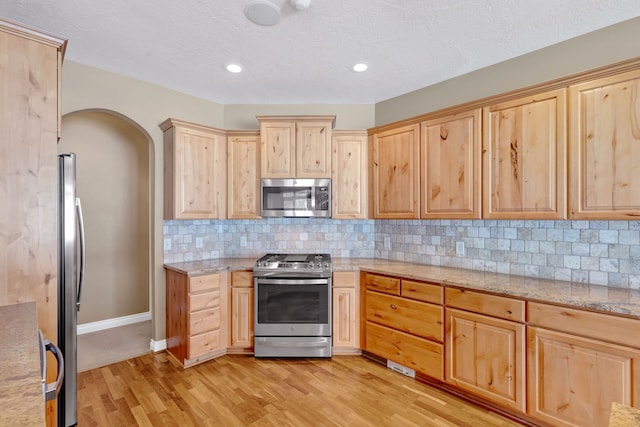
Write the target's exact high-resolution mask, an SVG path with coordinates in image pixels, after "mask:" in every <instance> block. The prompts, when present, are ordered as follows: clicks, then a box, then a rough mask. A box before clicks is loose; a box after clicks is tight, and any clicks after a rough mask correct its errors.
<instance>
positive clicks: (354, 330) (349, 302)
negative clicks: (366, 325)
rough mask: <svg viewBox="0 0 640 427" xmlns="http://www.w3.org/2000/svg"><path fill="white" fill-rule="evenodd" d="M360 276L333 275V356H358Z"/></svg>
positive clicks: (350, 273)
mask: <svg viewBox="0 0 640 427" xmlns="http://www.w3.org/2000/svg"><path fill="white" fill-rule="evenodd" d="M359 281H360V275H359V273H358V272H353V271H340V272H338V271H337V272H335V273H333V299H332V305H333V314H332V319H331V320H332V329H333V337H332V338H333V354H334V355H340V354H360V353H361V351H360V302H359V301H360V285H359Z"/></svg>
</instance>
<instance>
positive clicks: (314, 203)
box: [309, 187, 316, 211]
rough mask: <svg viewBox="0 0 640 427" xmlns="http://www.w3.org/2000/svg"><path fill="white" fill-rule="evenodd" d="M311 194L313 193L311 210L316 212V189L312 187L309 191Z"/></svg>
mask: <svg viewBox="0 0 640 427" xmlns="http://www.w3.org/2000/svg"><path fill="white" fill-rule="evenodd" d="M309 192H310V193H311V210H312V211H315V210H316V189H315V188H314V187H311V188H310V189H309Z"/></svg>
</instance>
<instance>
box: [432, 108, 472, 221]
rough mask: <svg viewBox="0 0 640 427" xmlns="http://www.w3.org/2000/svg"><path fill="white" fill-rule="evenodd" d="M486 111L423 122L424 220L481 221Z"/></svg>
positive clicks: (470, 112)
mask: <svg viewBox="0 0 640 427" xmlns="http://www.w3.org/2000/svg"><path fill="white" fill-rule="evenodd" d="M481 114H482V110H480V109H476V110H472V111H469V112H467V113H461V114H456V115H453V116H447V117H443V118H439V119H435V120H429V121H426V122H422V123H421V125H420V127H421V132H422V142H421V143H422V147H421V156H422V158H421V161H420V167H421V181H420V186H421V195H420V200H421V201H422V211H421V217H422V218H457V219H475V218H480V213H481V212H480V194H481V193H480V191H481V190H480V182H481V181H480V179H481V176H480V171H481V169H480V147H481V144H480V137H481V134H480V126H481V124H482V123H481V121H480V117H481Z"/></svg>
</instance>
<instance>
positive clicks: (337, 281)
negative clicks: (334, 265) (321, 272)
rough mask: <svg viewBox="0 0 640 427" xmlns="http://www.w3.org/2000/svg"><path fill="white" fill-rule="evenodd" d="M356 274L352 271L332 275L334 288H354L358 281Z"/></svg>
mask: <svg viewBox="0 0 640 427" xmlns="http://www.w3.org/2000/svg"><path fill="white" fill-rule="evenodd" d="M357 274H358V273H355V272H353V271H337V272H335V273H333V287H334V288H355V287H356V281H357V280H358V278H357Z"/></svg>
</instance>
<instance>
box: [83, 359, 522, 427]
mask: <svg viewBox="0 0 640 427" xmlns="http://www.w3.org/2000/svg"><path fill="white" fill-rule="evenodd" d="M78 425H79V426H83V427H87V426H136V425H139V426H180V427H185V426H278V427H281V426H296V427H299V426H393V427H398V426H439V427H443V426H468V427H471V426H473V427H479V426H498V427H500V426H505V427H506V426H516V425H518V424H516V423H514V422H512V421H510V420H508V419H505V418H502V417H500V416H499V415H497V414H494V413H491V412H487V411H486V410H483V409H481V408H478V407H476V406H473V405H470V404H468V403H466V402H463V401H461V400H459V399H457V398H455V397H453V396H450V395H448V394H446V393H444V392H441V391H439V390H436V389H433V388H431V387H429V386H427V385H425V384H422V383H420V382H417V381H414V380H413V379H411V378H407V377H404V376H402V375H400V374H398V373H396V372H393V371H391V370H389V369H387V368H385V367H384V366H381V365H379V364H377V363H375V362H372V361H370V360H368V359H365V358H364V357H361V356H338V357H334V358H333V359H331V360H326V359H255V358H254V357H252V356H241V355H226V356H222V357H220V358H218V359H215V360H212V361H209V362H206V363H203V364H201V365H197V366H194V367H191V368H188V369H186V370H183V369H182V367H179V366H176V363H175V361H173V360H172V359H170V358H169V357H168V356H167V354H166V353H164V352H162V353H157V354H149V355H144V356H140V357H137V358H135V359H130V360H127V361H124V362H120V363H116V364H113V365H109V366H105V367H102V368H98V369H94V370H90V371H86V372H82V373H80V374H78Z"/></svg>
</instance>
